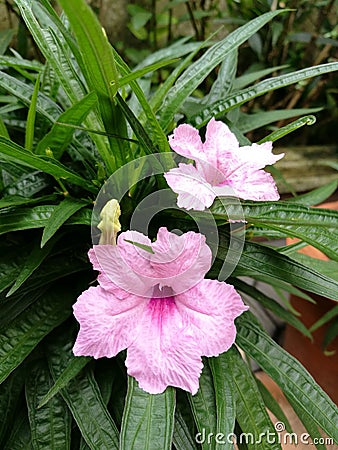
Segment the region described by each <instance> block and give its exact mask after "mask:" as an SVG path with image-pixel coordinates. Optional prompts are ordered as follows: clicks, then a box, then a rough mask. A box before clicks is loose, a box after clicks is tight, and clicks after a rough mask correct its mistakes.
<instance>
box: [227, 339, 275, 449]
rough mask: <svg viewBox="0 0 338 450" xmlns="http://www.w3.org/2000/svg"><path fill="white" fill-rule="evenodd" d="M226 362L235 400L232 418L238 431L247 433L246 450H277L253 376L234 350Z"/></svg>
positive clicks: (270, 424) (268, 419) (229, 353)
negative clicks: (237, 424)
mask: <svg viewBox="0 0 338 450" xmlns="http://www.w3.org/2000/svg"><path fill="white" fill-rule="evenodd" d="M228 362H229V371H230V374H231V376H232V382H233V385H234V395H235V398H236V418H237V421H238V423H239V425H240V427H241V429H242V431H243V432H244V433H247V437H248V440H247V441H246V442H245V443H246V444H247V447H248V449H249V450H250V449H251V450H256V449H257V446H258V445H259V448H263V449H268V450H273V449H279V450H281V446H280V444H279V442H278V436H277V432H276V430H275V428H274V426H273V424H272V422H271V420H270V418H269V416H268V413H267V411H266V409H265V405H264V402H263V399H262V397H261V395H260V392H259V390H258V387H257V384H256V382H255V379H254V376H253V374H252V372H251V371H250V369H249V367H248V365H247V364H246V363H245V362H244V360H243V358H242V356H241V355H240V354H239V352H238V350H237V349H236V348H235V347H232V348H231V349H230V350H229V351H228ZM242 436H244V434H243V435H242Z"/></svg>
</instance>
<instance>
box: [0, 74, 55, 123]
mask: <svg viewBox="0 0 338 450" xmlns="http://www.w3.org/2000/svg"><path fill="white" fill-rule="evenodd" d="M0 86H1V87H2V88H3V89H4V90H6V91H8V92H9V93H10V94H12V95H14V96H15V97H16V98H18V99H19V100H20V101H21V102H22V103H23V104H24V105H26V106H28V107H29V105H30V102H31V99H32V95H33V92H34V88H33V86H32V85H30V84H27V83H24V82H23V81H21V80H19V79H18V78H15V77H12V76H11V75H9V74H8V73H5V72H1V71H0ZM36 110H37V112H38V113H39V114H41V115H42V116H43V117H45V118H46V119H47V120H48V121H49V122H53V121H54V120H55V119H56V118H57V117H58V116H59V115H60V114H61V113H62V109H61V108H60V107H59V106H58V105H57V104H56V103H55V102H54V101H53V100H51V99H50V98H49V97H47V96H46V95H44V94H42V93H41V92H40V93H39V95H38V98H37V102H36Z"/></svg>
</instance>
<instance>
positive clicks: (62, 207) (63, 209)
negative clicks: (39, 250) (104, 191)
mask: <svg viewBox="0 0 338 450" xmlns="http://www.w3.org/2000/svg"><path fill="white" fill-rule="evenodd" d="M86 205H88V202H86V201H82V200H77V199H75V198H72V197H66V198H65V199H64V200H62V202H61V203H59V204H58V205H57V206H56V207H55V208H54V210H53V212H52V213H51V215H50V217H49V219H48V222H47V224H46V226H45V228H44V230H43V233H42V239H41V247H43V246H44V245H45V244H46V242H47V241H48V240H49V239H50V238H51V237H52V236H54V234H55V233H56V232H57V230H58V229H59V228H60V227H61V226H62V225H63V224H64V223H65V222H66V221H67V220H68V219H69V218H70V217H71V216H72V215H73V214H75V213H76V212H77V211H79V210H80V209H82V208H83V207H85V206H86Z"/></svg>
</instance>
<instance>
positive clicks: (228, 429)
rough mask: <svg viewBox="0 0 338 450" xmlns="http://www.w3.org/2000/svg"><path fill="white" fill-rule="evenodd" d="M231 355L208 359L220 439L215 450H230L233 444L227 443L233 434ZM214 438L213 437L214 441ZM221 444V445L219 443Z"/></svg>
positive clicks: (233, 404) (233, 389) (233, 409)
mask: <svg viewBox="0 0 338 450" xmlns="http://www.w3.org/2000/svg"><path fill="white" fill-rule="evenodd" d="M229 358H231V354H230V353H229V352H225V353H222V354H221V355H219V356H218V357H217V358H210V359H209V365H210V368H211V372H212V376H213V381H214V388H215V395H216V409H217V430H216V435H218V436H219V437H220V435H223V437H222V438H221V439H219V440H218V439H217V441H216V446H215V448H216V450H217V449H225V450H232V449H233V444H232V443H230V442H228V439H227V437H228V436H230V435H231V433H233V432H234V428H235V417H236V405H235V397H234V391H235V386H234V383H233V379H232V377H231V361H229ZM215 437H216V436H214V439H215ZM221 442H222V443H221Z"/></svg>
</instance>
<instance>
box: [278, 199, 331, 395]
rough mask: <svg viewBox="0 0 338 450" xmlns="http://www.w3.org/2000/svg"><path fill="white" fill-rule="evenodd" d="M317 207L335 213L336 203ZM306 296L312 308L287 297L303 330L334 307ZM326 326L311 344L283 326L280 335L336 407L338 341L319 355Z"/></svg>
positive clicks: (319, 255)
mask: <svg viewBox="0 0 338 450" xmlns="http://www.w3.org/2000/svg"><path fill="white" fill-rule="evenodd" d="M321 207H322V208H330V209H336V210H337V209H338V201H335V202H331V203H326V204H323V205H321ZM296 241H297V240H296V239H291V238H288V239H287V241H286V242H287V244H292V243H293V242H296ZM300 252H301V253H304V254H306V255H309V256H311V257H313V258H317V259H322V260H328V259H329V258H328V257H327V256H326V255H324V254H323V253H322V252H320V251H319V250H317V249H316V248H314V247H311V246H307V247H304V248H303V249H301V250H300ZM309 295H310V296H311V297H312V298H313V299H314V300H315V301H316V304H312V303H310V302H308V301H307V300H304V299H302V298H300V297H297V296H295V295H291V297H290V300H291V303H292V305H293V306H294V308H295V309H296V310H297V311H299V312H300V313H301V317H300V320H301V321H302V322H303V323H304V325H305V326H306V327H307V328H310V327H311V326H312V325H313V324H314V323H315V322H317V320H318V319H320V318H321V317H322V316H323V315H324V314H325V313H327V312H328V311H329V310H330V309H332V308H333V307H334V306H335V305H336V304H337V303H336V302H334V301H332V300H330V299H327V298H324V297H321V296H319V295H315V294H309ZM330 323H331V322H328V323H327V324H325V325H324V326H322V327H320V328H318V329H317V330H316V331H315V332H314V333H313V341H311V340H310V339H309V338H307V337H305V336H303V335H302V334H301V333H300V332H299V331H298V330H296V329H295V328H293V327H291V326H289V325H287V326H286V329H285V335H284V348H285V349H286V350H287V351H288V352H289V353H291V354H292V355H293V356H295V357H296V358H297V359H298V360H299V361H300V362H301V363H302V364H303V366H304V367H305V368H306V369H307V370H308V371H309V372H310V373H311V375H312V376H313V377H314V379H315V380H316V381H317V383H318V384H319V385H320V386H321V387H322V388H323V389H324V391H326V392H327V394H328V395H329V396H330V397H331V398H332V400H333V401H334V402H335V403H338V383H337V380H338V337H336V338H335V339H334V340H333V341H332V342H331V343H330V345H329V346H328V348H327V349H326V350H328V352H329V354H327V353H324V351H323V350H324V349H323V339H324V336H325V332H326V330H327V328H328V327H329V325H330Z"/></svg>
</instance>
